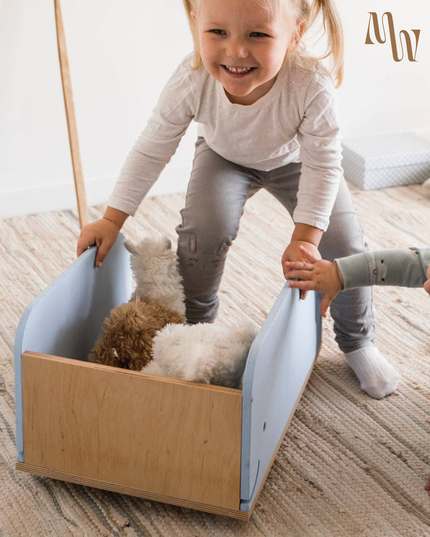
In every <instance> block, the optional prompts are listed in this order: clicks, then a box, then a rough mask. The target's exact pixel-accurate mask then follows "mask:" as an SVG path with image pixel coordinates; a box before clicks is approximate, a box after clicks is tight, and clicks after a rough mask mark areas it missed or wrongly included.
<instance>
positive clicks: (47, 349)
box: [14, 234, 132, 462]
mask: <svg viewBox="0 0 430 537" xmlns="http://www.w3.org/2000/svg"><path fill="white" fill-rule="evenodd" d="M47 255H49V254H47ZM95 255H96V247H92V248H90V249H89V250H87V251H86V252H84V253H83V254H82V255H81V256H80V257H79V258H78V259H76V261H74V263H72V264H71V265H70V267H68V268H67V269H66V270H65V271H64V272H63V273H62V274H61V275H60V276H59V277H58V278H57V279H56V280H54V281H53V282H52V283H51V284H50V285H49V286H48V287H47V288H46V289H45V290H44V291H43V292H42V293H41V294H40V295H39V296H38V297H37V298H35V300H33V302H31V303H30V304H29V306H27V308H26V309H25V311H24V313H23V314H22V316H21V320H20V322H19V325H18V329H17V332H16V336H15V348H14V359H15V406H16V444H17V449H18V462H24V453H23V450H24V440H23V423H22V377H21V354H22V353H23V352H24V351H33V352H40V353H45V354H52V355H54V356H63V357H65V358H74V359H76V360H86V359H87V357H88V354H89V353H90V351H91V349H92V348H93V346H94V343H95V342H96V340H97V339H98V337H99V335H100V332H101V327H102V325H103V321H104V319H105V318H106V317H108V316H109V314H110V311H111V310H112V309H113V308H115V307H116V306H118V305H119V304H122V303H123V302H127V301H128V299H129V298H130V295H131V283H132V275H131V270H130V254H129V253H128V252H127V250H126V249H125V247H124V237H123V235H122V234H120V236H119V237H118V239H117V241H116V243H115V245H114V247H113V248H112V250H111V251H110V253H109V255H108V256H107V258H106V259H105V261H104V262H103V266H102V268H101V269H96V268H95V267H94V262H95Z"/></svg>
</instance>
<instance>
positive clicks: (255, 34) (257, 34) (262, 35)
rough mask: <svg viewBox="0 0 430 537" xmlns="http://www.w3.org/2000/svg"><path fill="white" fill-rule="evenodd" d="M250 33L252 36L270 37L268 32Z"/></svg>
mask: <svg viewBox="0 0 430 537" xmlns="http://www.w3.org/2000/svg"><path fill="white" fill-rule="evenodd" d="M250 35H251V37H269V36H268V35H267V34H263V33H261V32H252V34H250Z"/></svg>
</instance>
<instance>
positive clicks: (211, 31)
mask: <svg viewBox="0 0 430 537" xmlns="http://www.w3.org/2000/svg"><path fill="white" fill-rule="evenodd" d="M209 32H210V33H212V34H215V35H223V34H225V32H224V30H217V29H215V30H209Z"/></svg>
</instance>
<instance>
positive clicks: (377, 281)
mask: <svg viewBox="0 0 430 537" xmlns="http://www.w3.org/2000/svg"><path fill="white" fill-rule="evenodd" d="M336 263H337V266H338V267H339V270H340V272H341V274H342V277H343V282H344V286H343V288H344V289H353V288H354V287H367V286H370V285H395V286H397V287H421V286H422V285H424V282H425V281H426V280H427V276H426V273H427V269H428V267H429V264H430V248H421V249H419V248H409V249H398V250H394V249H393V250H379V251H377V252H364V253H362V254H355V255H351V256H349V257H343V258H340V259H336Z"/></svg>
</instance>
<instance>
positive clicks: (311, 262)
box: [285, 246, 343, 317]
mask: <svg viewBox="0 0 430 537" xmlns="http://www.w3.org/2000/svg"><path fill="white" fill-rule="evenodd" d="M299 251H300V252H302V254H303V257H304V258H305V261H294V262H291V261H287V262H286V263H285V278H287V280H288V279H290V278H300V280H303V281H290V287H296V288H297V289H307V290H312V291H319V292H320V293H321V295H322V300H321V305H320V312H321V315H322V316H323V317H326V315H327V310H328V308H329V306H330V304H331V302H332V300H334V299H335V297H336V296H337V294H338V293H339V291H341V290H342V288H343V281H342V276H341V274H340V272H339V270H338V268H337V265H336V263H330V261H324V260H322V259H318V258H317V257H315V255H313V254H312V253H311V252H310V251H309V250H308V249H307V247H306V248H304V247H303V246H299Z"/></svg>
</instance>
